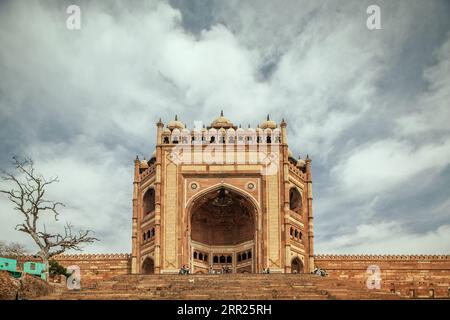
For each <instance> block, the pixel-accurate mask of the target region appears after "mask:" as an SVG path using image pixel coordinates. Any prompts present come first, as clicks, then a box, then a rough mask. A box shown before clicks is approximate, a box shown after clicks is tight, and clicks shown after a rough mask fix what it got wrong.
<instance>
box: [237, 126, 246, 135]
mask: <svg viewBox="0 0 450 320" xmlns="http://www.w3.org/2000/svg"><path fill="white" fill-rule="evenodd" d="M236 133H238V134H242V133H245V130H244V129H242V128H241V126H239V128H237V130H236Z"/></svg>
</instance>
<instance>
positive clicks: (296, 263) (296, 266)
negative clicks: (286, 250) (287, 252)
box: [291, 257, 303, 273]
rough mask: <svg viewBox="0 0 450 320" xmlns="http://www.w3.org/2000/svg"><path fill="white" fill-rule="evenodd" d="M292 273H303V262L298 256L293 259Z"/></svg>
mask: <svg viewBox="0 0 450 320" xmlns="http://www.w3.org/2000/svg"><path fill="white" fill-rule="evenodd" d="M291 273H303V262H302V260H300V259H299V258H298V257H295V258H294V259H292V262H291Z"/></svg>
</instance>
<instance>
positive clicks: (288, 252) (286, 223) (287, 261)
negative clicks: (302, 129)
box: [280, 119, 291, 273]
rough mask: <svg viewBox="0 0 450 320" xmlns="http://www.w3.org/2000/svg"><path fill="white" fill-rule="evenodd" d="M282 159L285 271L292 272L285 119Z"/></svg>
mask: <svg viewBox="0 0 450 320" xmlns="http://www.w3.org/2000/svg"><path fill="white" fill-rule="evenodd" d="M280 126H281V157H282V158H281V161H282V165H283V166H282V170H281V172H280V173H281V174H282V181H283V189H282V198H283V202H282V208H283V223H284V232H283V242H284V272H286V273H290V272H291V261H290V260H291V245H290V243H289V241H290V237H289V216H290V213H289V151H288V145H287V139H286V126H287V125H286V122H285V121H284V119H283V120H282V121H281V125H280ZM280 169H281V168H280Z"/></svg>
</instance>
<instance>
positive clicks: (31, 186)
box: [0, 157, 98, 263]
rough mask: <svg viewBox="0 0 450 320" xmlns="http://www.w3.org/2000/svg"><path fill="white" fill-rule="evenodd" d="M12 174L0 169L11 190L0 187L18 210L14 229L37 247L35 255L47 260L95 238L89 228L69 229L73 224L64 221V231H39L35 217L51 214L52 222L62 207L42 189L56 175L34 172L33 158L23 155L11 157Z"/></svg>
mask: <svg viewBox="0 0 450 320" xmlns="http://www.w3.org/2000/svg"><path fill="white" fill-rule="evenodd" d="M13 166H14V168H15V170H16V174H13V173H10V172H7V171H5V170H1V171H0V172H1V179H2V180H3V181H4V182H6V183H9V184H11V185H12V187H11V189H9V190H8V189H0V193H3V194H5V195H6V196H7V198H8V199H9V200H10V201H11V203H12V204H13V207H14V210H17V211H19V212H20V213H21V214H22V215H23V217H24V221H23V222H22V223H20V224H18V225H17V226H16V230H18V231H21V232H24V233H27V234H29V235H30V236H31V238H32V239H33V240H34V242H35V243H36V244H37V246H38V247H39V252H38V255H39V256H40V257H41V258H42V260H43V261H44V262H46V263H48V260H49V258H51V257H53V256H55V255H58V254H61V253H63V252H65V251H67V250H81V245H82V244H85V243H92V242H94V241H98V239H97V238H94V237H92V236H91V233H92V231H91V230H82V231H79V232H78V233H75V232H74V231H73V226H72V225H71V224H70V223H67V224H66V225H65V227H64V233H62V234H52V233H49V232H47V231H46V228H45V226H44V228H43V230H39V225H38V221H39V218H40V217H41V216H42V215H43V214H45V213H51V214H52V215H53V216H54V219H55V221H57V220H58V216H59V209H60V208H61V207H65V205H64V204H63V203H62V202H59V201H51V200H47V199H46V198H45V195H46V190H47V189H46V188H47V187H48V186H50V185H51V184H53V183H57V182H59V179H58V177H54V178H50V179H46V178H44V177H43V176H42V175H41V174H39V173H36V171H35V168H34V163H33V160H32V159H30V158H25V159H24V160H19V159H18V158H17V157H13Z"/></svg>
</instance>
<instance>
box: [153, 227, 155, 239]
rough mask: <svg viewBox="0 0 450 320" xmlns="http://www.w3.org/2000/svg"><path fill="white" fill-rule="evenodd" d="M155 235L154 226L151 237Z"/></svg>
mask: <svg viewBox="0 0 450 320" xmlns="http://www.w3.org/2000/svg"><path fill="white" fill-rule="evenodd" d="M154 236H155V228H152V237H154Z"/></svg>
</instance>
